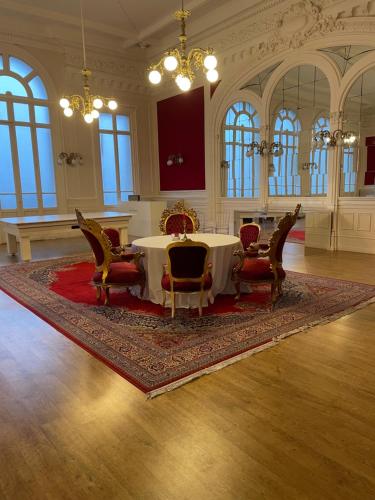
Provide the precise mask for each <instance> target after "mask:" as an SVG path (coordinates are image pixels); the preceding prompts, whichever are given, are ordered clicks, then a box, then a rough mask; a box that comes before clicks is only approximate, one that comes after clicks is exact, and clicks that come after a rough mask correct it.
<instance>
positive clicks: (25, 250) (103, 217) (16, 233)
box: [0, 212, 132, 260]
mask: <svg viewBox="0 0 375 500" xmlns="http://www.w3.org/2000/svg"><path fill="white" fill-rule="evenodd" d="M131 216H132V214H129V213H121V212H94V213H85V214H84V217H85V218H86V219H95V220H96V221H98V222H99V224H100V225H101V226H103V227H114V228H116V229H118V230H119V232H120V242H121V244H122V245H124V244H126V243H127V242H128V226H129V220H130V218H131ZM0 227H1V229H2V230H3V231H4V233H5V235H6V241H7V249H8V254H9V255H15V254H16V253H17V240H18V241H19V244H20V253H21V259H22V260H31V245H30V240H32V239H38V238H40V239H43V238H44V237H46V236H47V237H54V236H55V237H56V236H61V235H62V234H64V233H68V232H71V231H72V229H77V228H78V227H79V226H78V223H77V218H76V216H75V214H56V215H30V216H26V217H7V218H3V219H0Z"/></svg>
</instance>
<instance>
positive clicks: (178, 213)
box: [159, 201, 199, 234]
mask: <svg viewBox="0 0 375 500" xmlns="http://www.w3.org/2000/svg"><path fill="white" fill-rule="evenodd" d="M184 225H185V226H186V233H196V232H197V231H198V229H199V219H198V216H197V213H196V211H195V210H194V209H193V208H186V207H185V205H184V203H183V202H182V201H179V202H177V203H176V204H175V206H174V207H173V208H166V209H165V210H163V213H162V214H161V219H160V223H159V227H160V231H161V232H162V234H172V233H181V234H182V233H184V232H185V231H184Z"/></svg>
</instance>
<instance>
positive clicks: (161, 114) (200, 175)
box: [157, 87, 205, 191]
mask: <svg viewBox="0 0 375 500" xmlns="http://www.w3.org/2000/svg"><path fill="white" fill-rule="evenodd" d="M157 113H158V141H159V170H160V190H161V191H181V190H197V189H205V164H204V88H203V87H199V88H197V89H195V90H191V91H190V92H187V93H184V94H179V95H177V96H174V97H170V98H169V99H165V100H163V101H159V102H158V103H157ZM178 153H181V155H182V156H183V158H184V163H183V164H182V165H181V166H176V165H172V166H170V167H169V166H168V165H167V160H168V156H169V155H171V154H178Z"/></svg>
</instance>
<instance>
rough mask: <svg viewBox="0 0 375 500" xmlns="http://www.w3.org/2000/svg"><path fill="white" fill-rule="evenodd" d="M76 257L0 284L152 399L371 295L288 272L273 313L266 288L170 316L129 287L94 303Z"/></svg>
mask: <svg viewBox="0 0 375 500" xmlns="http://www.w3.org/2000/svg"><path fill="white" fill-rule="evenodd" d="M80 260H81V261H82V257H80V258H78V257H75V258H73V257H71V258H63V259H54V260H48V261H39V262H32V263H21V264H15V265H11V266H7V267H3V268H2V270H1V275H0V288H1V289H3V290H4V291H5V292H6V293H8V294H9V295H10V296H12V297H14V298H15V299H16V300H18V301H19V302H20V303H21V304H23V305H25V306H26V307H27V308H29V309H30V310H31V311H33V312H34V313H35V314H37V315H38V316H40V317H41V318H43V319H44V320H45V321H47V322H49V323H50V324H51V325H53V326H54V327H55V328H56V329H57V330H59V331H60V332H62V333H63V334H64V335H66V336H67V337H69V338H70V339H72V340H73V341H74V342H76V343H77V344H78V345H80V346H81V347H83V348H84V349H86V350H87V351H89V352H90V353H92V354H93V355H94V356H96V357H97V358H99V359H101V360H102V361H103V362H105V363H106V364H107V365H109V366H110V367H111V368H113V369H114V370H115V371H116V372H118V373H119V374H121V375H122V376H123V377H125V378H126V379H127V380H129V381H130V382H131V383H132V384H134V385H135V386H137V387H138V388H139V389H141V390H142V391H143V392H145V393H147V394H148V395H149V396H151V397H152V396H154V395H157V394H159V393H162V392H165V391H166V390H171V389H173V388H175V387H177V386H178V385H181V384H182V383H185V382H187V381H189V380H192V379H193V378H195V377H198V376H200V375H202V374H204V373H209V372H210V371H214V370H217V369H219V368H221V367H223V366H225V365H227V364H230V363H233V362H235V361H237V360H239V359H241V358H243V357H246V356H249V355H250V354H252V353H254V352H257V351H259V350H262V349H265V348H267V347H270V346H272V345H275V344H276V343H277V341H278V340H279V339H281V338H283V337H286V336H288V335H291V334H292V333H296V332H298V331H302V330H304V329H306V328H308V327H309V326H312V325H315V324H319V323H322V322H326V321H330V320H332V319H334V318H337V317H339V316H342V315H344V314H347V313H348V312H351V311H352V310H353V309H355V308H358V307H362V306H363V305H365V304H366V303H367V302H370V301H372V300H374V298H375V287H374V286H371V285H364V284H360V283H353V282H349V281H340V280H336V279H332V278H323V277H318V276H312V275H307V274H300V273H295V272H288V273H287V280H286V282H285V284H284V295H283V297H282V298H281V300H280V301H279V302H278V303H277V306H276V308H275V310H274V311H270V307H269V287H265V288H258V290H257V291H254V292H253V293H252V294H247V295H243V297H242V299H241V302H237V303H235V302H234V299H233V297H232V296H219V297H216V300H215V304H214V305H211V306H209V307H208V308H205V309H204V315H203V317H202V318H199V316H198V313H197V310H185V309H179V310H178V311H177V317H176V318H175V319H174V320H172V319H171V318H170V310H169V309H163V308H162V307H161V306H159V305H155V304H152V303H150V302H147V301H141V300H139V299H137V298H136V297H133V296H131V295H130V294H128V293H127V292H117V293H116V292H115V291H113V293H112V306H111V307H105V306H103V305H98V304H97V302H96V300H95V290H94V289H93V288H92V287H91V285H89V284H88V281H89V279H90V276H91V273H92V270H93V264H92V263H89V262H80ZM322 347H324V346H322Z"/></svg>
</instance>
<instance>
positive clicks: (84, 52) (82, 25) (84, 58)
mask: <svg viewBox="0 0 375 500" xmlns="http://www.w3.org/2000/svg"><path fill="white" fill-rule="evenodd" d="M79 5H80V10H81V33H82V50H83V68H84V69H86V68H87V64H86V40H85V23H84V20H83V0H79Z"/></svg>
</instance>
